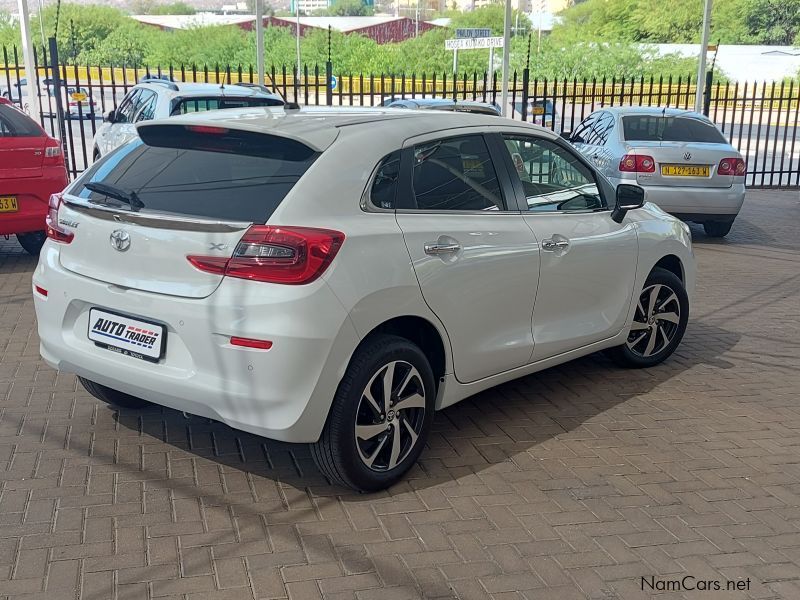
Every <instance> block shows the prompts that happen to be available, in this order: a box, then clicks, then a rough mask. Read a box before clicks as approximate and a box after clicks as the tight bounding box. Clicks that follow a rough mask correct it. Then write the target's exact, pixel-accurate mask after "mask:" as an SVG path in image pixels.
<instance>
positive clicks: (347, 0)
mask: <svg viewBox="0 0 800 600" xmlns="http://www.w3.org/2000/svg"><path fill="white" fill-rule="evenodd" d="M327 12H328V14H329V15H331V16H335V17H365V16H369V15H372V14H374V12H375V11H374V10H373V9H372V7H371V6H367V5H366V4H364V1H363V0H334V3H333V5H332V6H330V7H329V8H328V11H327Z"/></svg>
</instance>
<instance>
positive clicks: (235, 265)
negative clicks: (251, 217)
mask: <svg viewBox="0 0 800 600" xmlns="http://www.w3.org/2000/svg"><path fill="white" fill-rule="evenodd" d="M343 243H344V234H343V233H341V232H339V231H333V230H330V229H315V228H311V227H275V226H272V225H253V226H252V227H251V228H250V229H248V230H247V233H245V234H244V236H242V239H241V240H239V243H238V244H237V245H236V249H235V250H234V252H233V256H232V257H230V258H222V257H217V256H187V257H186V258H187V259H188V260H189V262H190V263H192V265H194V267H195V268H197V269H199V270H201V271H205V272H207V273H216V274H218V275H225V276H228V277H237V278H239V279H250V280H252V281H264V282H268V283H283V284H287V285H301V284H305V283H310V282H312V281H314V280H315V279H317V278H318V277H319V276H320V275H322V274H323V273H324V272H325V269H327V268H328V265H330V264H331V262H332V261H333V259H334V257H335V256H336V253H337V252H339V248H341V247H342V244H343Z"/></svg>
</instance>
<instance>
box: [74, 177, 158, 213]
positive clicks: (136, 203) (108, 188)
mask: <svg viewBox="0 0 800 600" xmlns="http://www.w3.org/2000/svg"><path fill="white" fill-rule="evenodd" d="M83 187H85V188H86V189H87V190H89V191H92V192H97V193H98V194H102V195H103V196H107V197H109V198H113V199H114V200H119V201H120V202H125V203H126V204H129V205H130V207H131V210H133V211H136V212H138V211H139V210H141V209H143V208H144V202H142V201H141V200H139V196H137V195H136V192H134V191H130V192H128V191H126V190H123V189H122V188H118V187H116V186H114V185H109V184H107V183H96V182H93V181H90V182H89V183H86V184H84V185H83Z"/></svg>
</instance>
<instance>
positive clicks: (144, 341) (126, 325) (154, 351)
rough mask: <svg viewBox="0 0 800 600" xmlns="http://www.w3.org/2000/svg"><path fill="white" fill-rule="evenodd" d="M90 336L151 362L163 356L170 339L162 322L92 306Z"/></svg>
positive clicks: (94, 339)
mask: <svg viewBox="0 0 800 600" xmlns="http://www.w3.org/2000/svg"><path fill="white" fill-rule="evenodd" d="M88 335H89V339H90V340H92V341H93V342H94V343H95V344H96V345H98V346H100V347H101V348H106V349H107V350H111V351H112V352H117V353H119V354H124V355H125V356H132V357H134V358H140V359H142V360H147V361H150V362H158V361H159V359H160V358H161V357H162V356H164V349H165V348H166V342H167V332H166V330H165V328H164V326H163V325H159V324H158V323H153V322H152V321H142V320H141V319H133V318H131V317H126V316H123V315H119V314H116V313H112V312H108V311H106V310H101V309H99V308H92V309H89V332H88Z"/></svg>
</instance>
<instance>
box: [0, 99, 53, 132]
mask: <svg viewBox="0 0 800 600" xmlns="http://www.w3.org/2000/svg"><path fill="white" fill-rule="evenodd" d="M43 135H44V133H43V132H42V130H41V129H40V128H39V126H38V125H37V124H36V123H35V122H34V121H33V119H31V118H30V117H28V115H26V114H25V113H23V112H22V111H20V110H18V109H16V108H14V107H13V106H10V105H8V104H0V137H41V136H43Z"/></svg>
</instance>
